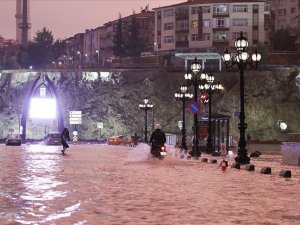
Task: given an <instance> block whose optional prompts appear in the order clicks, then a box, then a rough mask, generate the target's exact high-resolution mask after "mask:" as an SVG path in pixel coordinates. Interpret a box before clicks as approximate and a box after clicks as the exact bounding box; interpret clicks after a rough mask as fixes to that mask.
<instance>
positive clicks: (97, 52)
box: [96, 49, 99, 69]
mask: <svg viewBox="0 0 300 225" xmlns="http://www.w3.org/2000/svg"><path fill="white" fill-rule="evenodd" d="M96 54H97V69H99V50H98V49H97V50H96Z"/></svg>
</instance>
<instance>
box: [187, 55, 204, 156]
mask: <svg viewBox="0 0 300 225" xmlns="http://www.w3.org/2000/svg"><path fill="white" fill-rule="evenodd" d="M191 71H192V73H186V74H185V75H184V78H185V80H186V84H187V86H193V87H194V101H195V102H198V86H199V85H200V84H202V83H203V82H204V81H205V79H206V76H207V74H205V73H201V74H200V71H201V65H200V63H199V62H198V61H197V58H195V61H194V62H193V63H192V65H191ZM199 74H200V76H199ZM193 129H194V141H193V142H194V143H193V155H194V157H199V156H201V153H200V151H199V148H198V143H199V140H198V115H197V113H194V128H193Z"/></svg>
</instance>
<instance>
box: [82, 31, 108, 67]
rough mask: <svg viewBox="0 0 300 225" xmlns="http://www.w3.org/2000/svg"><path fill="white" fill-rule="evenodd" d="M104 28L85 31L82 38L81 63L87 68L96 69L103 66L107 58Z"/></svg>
mask: <svg viewBox="0 0 300 225" xmlns="http://www.w3.org/2000/svg"><path fill="white" fill-rule="evenodd" d="M107 55H108V53H107V44H106V27H105V26H101V27H97V28H95V29H92V30H86V32H85V33H84V38H83V56H84V60H83V63H84V65H85V67H87V68H96V67H100V65H103V64H104V60H105V58H106V57H107Z"/></svg>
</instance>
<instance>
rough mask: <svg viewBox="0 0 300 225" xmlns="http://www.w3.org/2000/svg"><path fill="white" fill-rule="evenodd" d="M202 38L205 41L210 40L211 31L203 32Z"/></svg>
mask: <svg viewBox="0 0 300 225" xmlns="http://www.w3.org/2000/svg"><path fill="white" fill-rule="evenodd" d="M202 38H203V41H209V40H210V33H203V35H202Z"/></svg>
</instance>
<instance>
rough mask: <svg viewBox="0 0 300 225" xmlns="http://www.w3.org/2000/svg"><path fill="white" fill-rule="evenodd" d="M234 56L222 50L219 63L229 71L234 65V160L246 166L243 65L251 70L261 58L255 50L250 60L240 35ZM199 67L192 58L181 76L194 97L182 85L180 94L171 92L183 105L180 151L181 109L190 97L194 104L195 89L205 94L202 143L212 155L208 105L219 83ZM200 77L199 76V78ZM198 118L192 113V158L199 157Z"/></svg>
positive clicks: (184, 146)
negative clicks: (236, 77) (237, 98)
mask: <svg viewBox="0 0 300 225" xmlns="http://www.w3.org/2000/svg"><path fill="white" fill-rule="evenodd" d="M235 47H236V53H235V54H230V53H229V52H228V50H226V51H225V52H224V54H223V56H222V58H223V61H224V63H225V66H226V68H228V69H230V68H231V67H232V66H233V65H237V67H238V69H239V73H240V108H241V111H240V115H239V119H240V122H239V126H238V128H239V131H240V137H239V144H238V155H237V157H236V158H235V161H236V162H238V163H241V164H248V163H249V162H250V158H249V157H248V155H247V149H246V145H247V143H246V138H245V133H246V128H247V124H246V123H245V108H244V72H245V69H246V67H247V65H249V66H251V67H255V68H257V65H258V62H259V61H260V59H261V55H260V54H258V53H257V51H255V53H254V54H252V56H251V58H250V57H249V53H248V52H247V50H248V40H247V38H246V37H244V36H243V33H242V32H241V33H240V37H238V38H237V39H236V41H235ZM200 71H201V65H200V63H199V62H198V61H197V59H196V58H195V61H194V62H193V63H192V64H191V73H189V72H188V73H186V74H185V80H186V84H187V86H192V87H193V88H194V94H191V93H189V92H188V91H187V87H185V86H182V87H181V92H180V93H175V98H176V99H177V100H181V101H182V104H183V118H182V119H183V125H182V145H181V148H182V149H184V150H186V149H187V146H186V129H185V107H186V101H187V99H189V98H192V97H193V96H194V101H195V102H197V101H198V99H197V98H198V88H199V89H200V91H201V92H202V93H203V92H206V93H207V94H208V104H209V109H208V137H207V144H206V153H213V146H212V124H211V122H212V118H211V103H212V95H213V93H218V92H219V91H220V90H222V89H223V87H222V85H221V84H220V83H215V82H214V76H213V75H212V74H210V75H208V74H206V73H200ZM199 74H200V75H199ZM197 125H198V116H197V113H194V124H193V131H194V141H193V156H195V157H199V156H200V155H201V153H200V151H199V148H198V126H197Z"/></svg>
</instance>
